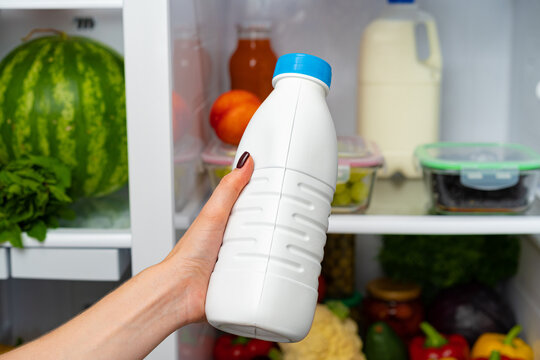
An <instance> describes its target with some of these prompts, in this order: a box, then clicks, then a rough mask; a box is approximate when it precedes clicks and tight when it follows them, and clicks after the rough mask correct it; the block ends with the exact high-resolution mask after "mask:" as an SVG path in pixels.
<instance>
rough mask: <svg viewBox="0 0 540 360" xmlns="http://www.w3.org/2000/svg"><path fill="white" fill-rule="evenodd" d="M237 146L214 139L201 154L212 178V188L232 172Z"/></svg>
mask: <svg viewBox="0 0 540 360" xmlns="http://www.w3.org/2000/svg"><path fill="white" fill-rule="evenodd" d="M235 155H236V146H234V145H229V144H225V143H223V142H221V141H219V140H218V139H213V140H212V141H210V143H209V144H208V145H207V146H206V148H205V149H204V151H203V152H202V154H201V157H202V160H203V164H204V167H205V169H206V172H207V173H208V178H209V179H210V186H211V187H212V190H213V189H215V188H216V186H218V184H219V182H220V180H221V179H222V178H223V177H224V176H225V175H227V174H228V173H230V172H231V169H232V163H233V161H234V156H235Z"/></svg>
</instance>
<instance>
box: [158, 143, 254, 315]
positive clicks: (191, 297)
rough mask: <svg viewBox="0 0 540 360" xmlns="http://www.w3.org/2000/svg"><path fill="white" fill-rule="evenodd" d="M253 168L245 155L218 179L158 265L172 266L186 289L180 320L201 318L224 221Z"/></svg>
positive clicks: (252, 164) (250, 160)
mask: <svg viewBox="0 0 540 360" xmlns="http://www.w3.org/2000/svg"><path fill="white" fill-rule="evenodd" d="M253 167H254V163H253V159H252V158H251V157H250V156H249V153H248V152H245V153H244V154H243V155H242V156H241V157H240V159H239V161H238V165H237V167H236V169H234V170H233V171H232V172H230V173H229V174H227V175H226V176H225V177H224V178H223V179H222V180H221V182H220V183H219V185H218V186H217V188H216V190H215V191H214V193H213V194H212V196H211V197H210V199H209V200H208V202H207V203H206V205H205V206H204V208H203V209H202V211H201V213H200V214H199V216H198V217H197V218H196V219H195V221H194V222H193V224H192V225H191V227H190V228H189V229H188V231H187V232H186V233H185V235H184V236H183V237H182V238H181V239H180V241H179V242H178V244H176V246H175V247H174V249H173V250H172V251H171V253H170V254H169V255H168V256H167V257H166V258H165V260H164V261H163V263H162V264H163V265H166V266H170V267H173V268H174V269H175V270H176V273H177V276H178V277H179V279H182V281H181V283H183V284H187V285H186V286H188V289H186V291H182V293H183V294H184V296H185V298H184V299H182V300H183V304H184V305H185V306H186V307H185V308H184V309H182V310H183V311H184V313H183V314H182V313H180V314H179V316H180V317H181V318H182V320H183V321H187V322H188V323H191V322H197V321H201V320H203V319H204V306H205V301H206V290H207V288H208V282H209V280H210V274H211V273H212V271H213V269H214V264H215V263H216V260H217V255H218V252H219V248H220V246H221V242H222V239H223V233H224V231H225V227H226V225H227V220H228V219H229V214H230V212H231V209H232V207H233V205H234V203H235V202H236V199H237V198H238V195H240V192H241V191H242V189H243V188H244V186H246V184H247V183H248V182H249V179H250V178H251V174H252V173H253Z"/></svg>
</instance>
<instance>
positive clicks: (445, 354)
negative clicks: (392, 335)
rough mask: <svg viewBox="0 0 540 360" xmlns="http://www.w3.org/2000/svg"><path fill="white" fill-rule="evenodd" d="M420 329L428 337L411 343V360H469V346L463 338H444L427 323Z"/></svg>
mask: <svg viewBox="0 0 540 360" xmlns="http://www.w3.org/2000/svg"><path fill="white" fill-rule="evenodd" d="M420 328H421V329H422V331H423V332H424V334H426V336H425V337H424V336H417V337H415V338H414V339H413V340H412V341H411V343H410V345H409V355H410V358H411V360H436V359H444V358H452V359H456V360H468V359H469V344H468V343H467V340H465V338H464V337H463V336H461V335H448V336H443V335H441V334H439V333H438V332H437V330H435V329H434V328H433V327H432V326H431V325H429V324H428V323H427V322H422V323H421V324H420Z"/></svg>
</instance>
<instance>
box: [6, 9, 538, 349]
mask: <svg viewBox="0 0 540 360" xmlns="http://www.w3.org/2000/svg"><path fill="white" fill-rule="evenodd" d="M419 5H420V7H421V8H422V9H424V10H426V11H428V12H430V13H431V14H432V15H433V16H434V17H435V19H436V21H437V24H438V27H439V36H440V42H441V48H442V54H443V62H444V65H443V66H444V67H443V82H442V89H441V118H440V119H441V132H440V136H441V139H442V140H450V141H495V142H499V141H500V142H504V141H512V142H518V143H522V144H525V145H529V146H531V147H533V148H535V149H536V150H539V151H540V142H539V141H538V139H537V137H538V136H539V135H540V121H539V119H540V85H539V84H540V42H539V41H538V34H540V22H539V21H538V19H540V3H539V2H538V1H536V0H503V1H497V2H494V1H490V0H477V1H474V2H471V1H465V0H454V1H437V0H420V1H419ZM169 6H170V24H169V27H170V54H171V58H170V64H171V66H172V74H171V90H172V100H171V104H172V109H171V114H172V123H173V126H172V129H171V137H172V140H173V142H174V165H173V166H174V176H175V202H176V207H177V210H181V209H183V208H184V207H185V206H187V205H186V204H188V203H189V200H190V198H191V197H193V196H194V195H193V194H194V193H195V192H197V191H202V192H204V191H205V189H207V188H206V184H204V181H201V180H203V179H204V174H203V173H202V171H201V169H200V164H199V160H198V156H199V153H200V151H201V149H202V147H203V146H204V144H205V143H206V142H207V141H208V140H209V139H210V138H212V137H213V136H214V134H213V133H212V131H211V129H210V127H209V125H208V114H209V111H210V107H211V105H212V103H213V101H214V100H215V99H216V98H217V96H219V94H221V93H222V92H224V91H226V90H228V89H229V76H228V59H229V57H230V55H231V53H232V52H233V51H234V48H235V45H236V41H237V40H236V28H235V24H237V23H238V22H239V21H242V20H245V19H261V18H262V19H269V20H271V21H272V23H273V32H272V47H273V49H274V51H275V53H276V54H277V55H278V56H279V55H281V54H284V53H287V52H307V53H312V54H314V55H317V56H320V57H322V58H324V59H326V60H327V61H328V62H329V63H330V64H331V65H332V67H333V81H332V89H331V91H330V95H329V96H328V99H327V100H328V103H329V106H330V110H331V112H332V115H333V118H334V121H335V125H336V130H337V133H338V134H339V135H346V134H351V133H355V132H356V70H357V59H358V45H359V41H360V37H361V34H362V31H363V29H364V28H365V27H366V26H367V25H368V23H369V22H370V21H371V20H372V19H374V18H375V17H376V16H377V14H378V13H379V12H380V10H381V9H382V7H383V1H376V0H358V1H351V0H337V1H331V2H330V1H324V0H297V1H294V2H291V1H287V0H272V1H269V0H267V1H264V0H260V1H243V0H226V1H223V0H206V1H196V0H172V1H170V4H169ZM85 19H86V20H85ZM88 19H91V20H88ZM92 23H93V26H91V25H90V24H92ZM141 24H142V26H144V19H141ZM37 27H44V28H47V27H54V28H56V29H59V30H64V31H66V32H68V33H70V34H80V35H83V36H89V37H93V38H96V39H98V40H100V41H102V42H104V43H105V44H107V45H109V46H111V47H112V48H114V49H115V50H117V51H118V52H120V53H123V52H124V42H123V36H124V35H123V24H122V10H120V9H115V10H111V9H109V10H103V9H100V10H94V9H84V10H80V9H77V10H1V11H0V57H3V56H5V55H6V54H7V53H8V52H9V51H10V50H11V49H13V48H14V47H15V46H17V45H18V44H19V43H20V38H21V37H22V36H24V35H26V34H27V33H28V32H29V31H30V30H31V29H33V28H37ZM149 51H151V49H149ZM151 75H152V74H151V69H149V71H148V73H141V75H140V76H141V77H149V76H151ZM175 105H176V106H175ZM158 120H160V119H148V122H149V126H151V124H152V121H158ZM128 121H129V120H128ZM411 131H414V129H411ZM404 136H406V134H404ZM177 160H178V161H177ZM201 184H202V185H201ZM201 187H202V190H201V189H200V188H201ZM356 243H357V248H356V249H357V254H356V264H357V265H356V276H357V288H358V289H359V290H363V289H364V287H365V284H366V283H367V281H369V280H370V279H371V278H373V277H375V276H377V275H379V274H380V273H381V270H380V268H379V265H378V263H377V262H376V259H375V257H376V254H377V251H378V249H379V247H380V237H379V236H377V235H358V236H357V241H356ZM0 255H1V254H0ZM127 274H129V273H127ZM539 274H540V238H535V237H523V240H522V252H521V262H520V270H519V272H518V274H517V276H516V277H515V278H514V279H512V280H511V281H510V282H509V283H508V284H505V289H506V290H507V291H506V294H507V295H506V297H507V298H508V300H509V301H510V302H511V303H512V305H513V307H514V310H515V312H516V314H517V316H518V319H519V321H520V322H521V323H522V324H523V326H524V328H525V332H524V334H525V336H526V338H527V340H528V341H529V342H530V343H531V344H532V345H533V347H534V350H535V356H536V357H537V358H538V359H540V305H539V304H540V290H539V289H540V282H539V280H538V275H539ZM126 276H127V275H126V274H124V275H123V277H122V278H121V279H120V280H119V281H114V282H111V281H101V282H96V281H57V280H32V279H29V280H24V279H9V280H0V320H1V321H0V341H7V342H12V341H14V340H15V338H17V337H22V338H23V339H25V340H30V339H32V338H34V337H35V336H38V335H40V334H43V333H44V332H46V331H48V330H49V329H51V328H53V327H55V326H57V325H59V324H61V323H62V322H63V321H65V320H67V319H69V318H70V317H72V316H74V315H75V314H77V313H78V312H80V311H81V310H83V309H84V308H85V307H87V306H88V305H90V304H91V303H93V302H94V301H96V300H98V299H99V298H100V297H102V296H104V295H105V294H106V293H107V292H109V291H110V290H111V289H113V288H114V287H116V286H117V285H118V284H120V283H121V281H122V280H124V279H125V278H126ZM184 331H193V334H198V335H197V336H199V338H200V341H199V345H200V347H201V349H203V350H202V351H201V354H200V355H198V356H199V357H198V358H201V359H203V358H208V356H210V355H209V352H208V349H209V347H210V346H211V343H212V332H211V331H209V329H208V328H207V327H204V326H203V327H201V326H192V327H190V328H189V329H187V330H184ZM207 337H208V339H207ZM179 352H180V354H181V352H182V344H180V348H179ZM180 358H182V357H180ZM184 358H185V357H184Z"/></svg>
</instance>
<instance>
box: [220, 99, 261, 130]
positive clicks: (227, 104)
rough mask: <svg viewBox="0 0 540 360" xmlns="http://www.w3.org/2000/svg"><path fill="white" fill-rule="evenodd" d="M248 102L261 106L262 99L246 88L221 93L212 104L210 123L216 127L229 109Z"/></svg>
mask: <svg viewBox="0 0 540 360" xmlns="http://www.w3.org/2000/svg"><path fill="white" fill-rule="evenodd" d="M246 103H250V104H256V105H257V106H259V105H261V100H259V98H258V97H257V96H255V95H254V94H253V93H251V92H249V91H246V90H231V91H227V92H226V93H223V94H221V95H220V96H219V97H218V98H217V99H216V101H215V102H214V105H212V110H210V125H211V126H212V127H213V128H214V129H215V128H216V126H217V125H218V124H219V123H220V122H221V120H222V119H223V117H224V116H225V114H226V113H227V112H228V111H229V110H231V109H232V108H234V107H236V106H238V105H241V104H246Z"/></svg>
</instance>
